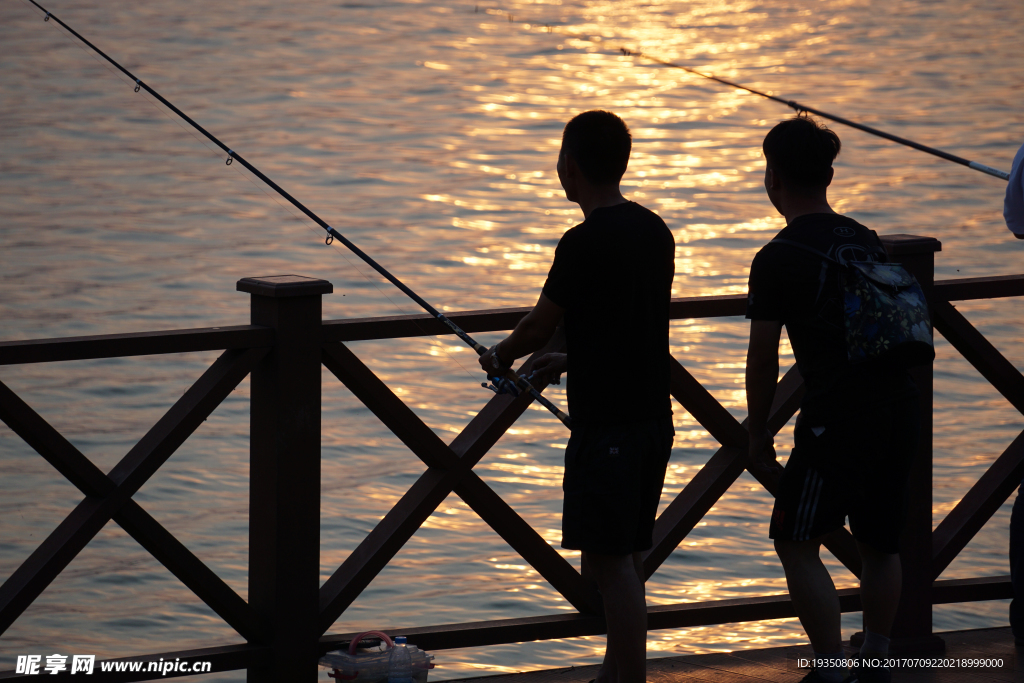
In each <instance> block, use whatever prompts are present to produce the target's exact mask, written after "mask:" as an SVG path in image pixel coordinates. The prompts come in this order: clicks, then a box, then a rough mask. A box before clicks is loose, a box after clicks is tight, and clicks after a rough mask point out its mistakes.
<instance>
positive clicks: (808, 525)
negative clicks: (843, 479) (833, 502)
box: [798, 473, 825, 541]
mask: <svg viewBox="0 0 1024 683" xmlns="http://www.w3.org/2000/svg"><path fill="white" fill-rule="evenodd" d="M814 481H815V487H814V496H813V502H812V503H811V506H810V510H809V511H808V513H807V519H806V521H805V522H804V530H803V537H802V538H800V539H798V540H801V541H808V540H810V538H811V529H812V528H813V527H814V514H815V513H816V512H817V511H818V501H819V500H820V499H821V489H822V486H824V483H825V482H824V481H823V480H822V478H821V475H819V474H818V473H815V474H814Z"/></svg>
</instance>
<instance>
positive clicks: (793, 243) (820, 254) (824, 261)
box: [768, 237, 839, 304]
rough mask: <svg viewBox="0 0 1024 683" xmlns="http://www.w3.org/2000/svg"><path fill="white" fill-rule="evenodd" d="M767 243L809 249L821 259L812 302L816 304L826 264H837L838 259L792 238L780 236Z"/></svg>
mask: <svg viewBox="0 0 1024 683" xmlns="http://www.w3.org/2000/svg"><path fill="white" fill-rule="evenodd" d="M768 244H785V245H787V246H790V247H796V248H797V249H803V250H804V251H809V252H810V253H812V254H814V255H815V256H817V257H819V258H820V259H822V261H821V272H820V273H818V293H817V294H815V295H814V303H815V304H817V303H818V299H820V298H821V292H822V290H823V289H825V276H826V275H828V264H829V262H831V263H834V264H836V265H837V266H838V265H839V261H837V260H835V259H834V258H832V257H831V256H828V255H827V254H825V253H823V252H820V251H818V250H817V249H815V248H814V247H812V246H810V245H807V244H804V243H803V242H796V241H794V240H787V239H781V238H778V237H776V238H775V239H773V240H772V241H771V242H769V243H768Z"/></svg>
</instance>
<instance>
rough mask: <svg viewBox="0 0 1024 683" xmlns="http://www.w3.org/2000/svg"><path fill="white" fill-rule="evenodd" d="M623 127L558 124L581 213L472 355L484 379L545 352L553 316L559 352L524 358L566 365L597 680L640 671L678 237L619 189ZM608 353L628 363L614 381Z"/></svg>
mask: <svg viewBox="0 0 1024 683" xmlns="http://www.w3.org/2000/svg"><path fill="white" fill-rule="evenodd" d="M631 144H632V142H631V137H630V133H629V129H628V128H627V127H626V124H625V123H624V122H623V121H622V119H620V118H619V117H618V116H615V115H614V114H611V113H609V112H605V111H588V112H584V113H583V114H580V115H578V116H576V117H575V118H573V119H572V120H571V121H570V122H569V123H568V124H567V125H566V127H565V131H564V132H563V134H562V148H561V150H560V152H559V154H558V179H559V181H560V182H561V184H562V187H563V189H564V190H565V196H566V198H567V199H568V200H569V201H572V202H576V203H577V204H579V205H580V208H581V209H582V210H583V217H584V221H583V222H582V223H580V224H579V225H577V226H576V227H574V228H571V229H570V230H568V231H566V233H565V234H564V235H563V236H562V238H561V240H560V241H559V243H558V247H557V249H556V250H555V259H554V263H553V264H552V265H551V270H550V272H549V273H548V279H547V282H546V283H545V284H544V289H543V291H542V293H541V295H540V299H539V300H538V301H537V305H536V306H534V308H533V310H532V311H531V312H530V313H529V314H527V315H526V317H524V318H523V319H522V320H521V321H520V322H519V324H518V325H517V326H516V328H515V330H514V331H513V332H512V334H510V335H509V336H508V337H507V338H506V339H504V340H502V341H501V342H499V343H498V344H496V345H495V346H494V347H493V348H491V349H490V350H489V351H488V352H487V353H485V354H484V355H483V356H481V357H480V365H481V367H483V368H484V369H485V370H486V371H487V372H488V374H490V375H502V374H504V372H505V371H506V370H507V368H508V367H509V366H510V365H511V364H512V362H513V361H514V360H515V359H517V358H519V357H521V356H525V355H527V354H529V353H532V352H533V351H536V350H537V349H539V348H541V347H542V346H543V345H544V344H545V343H546V342H547V341H548V340H549V339H550V338H551V337H552V335H553V334H554V332H555V329H556V327H557V326H558V325H559V323H560V322H562V320H563V316H564V328H565V336H566V345H567V351H568V353H567V354H546V355H544V356H542V357H541V358H539V359H537V361H536V362H535V364H534V375H535V377H536V378H537V379H539V380H540V381H541V382H543V383H544V384H547V383H549V382H551V381H557V380H558V377H559V376H560V375H561V373H563V372H566V371H568V373H569V385H568V397H569V411H570V414H571V415H572V433H571V436H570V437H569V444H568V446H567V448H566V452H565V475H564V480H563V484H562V488H563V490H564V493H565V500H564V505H563V512H562V547H563V548H569V549H573V550H581V551H582V552H583V559H582V562H583V572H584V575H587V576H592V577H593V579H594V580H595V581H596V583H597V587H598V590H599V591H600V593H601V597H602V599H603V602H604V611H605V619H606V623H607V626H608V642H607V650H606V652H605V658H604V663H603V665H602V667H601V670H600V672H599V673H598V676H597V679H596V680H597V681H598V683H637V682H638V681H643V680H644V679H645V673H646V638H647V604H646V600H645V597H644V580H645V577H644V574H643V568H642V565H641V563H640V552H641V551H644V550H647V549H649V548H650V547H651V546H652V545H653V541H652V532H653V530H654V518H655V514H656V513H657V509H658V501H659V499H660V497H661V490H662V486H663V484H664V481H665V469H666V466H667V464H668V459H669V455H670V453H671V450H672V440H673V435H674V432H673V427H672V409H671V404H670V401H669V350H668V305H669V298H670V296H671V289H672V278H673V276H674V274H675V261H674V259H675V242H674V240H673V238H672V233H671V232H670V231H669V229H668V228H667V227H666V226H665V223H664V221H662V220H661V218H659V217H658V216H657V215H656V214H654V213H652V212H651V211H649V210H647V209H645V208H644V207H642V206H640V205H639V204H636V203H634V202H630V201H627V200H626V199H625V197H623V196H622V193H621V192H620V191H619V181H620V179H621V178H622V174H623V173H624V172H625V170H626V165H627V163H628V161H629V152H630V147H631ZM612 362H628V363H629V372H628V373H626V374H625V375H624V376H620V381H619V382H617V383H616V387H615V389H614V390H613V389H612V388H610V387H609V386H608V383H607V368H608V364H609V363H612Z"/></svg>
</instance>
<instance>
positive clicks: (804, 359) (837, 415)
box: [746, 117, 931, 683]
mask: <svg viewBox="0 0 1024 683" xmlns="http://www.w3.org/2000/svg"><path fill="white" fill-rule="evenodd" d="M763 149H764V155H765V159H766V162H767V168H766V170H765V190H766V191H767V193H768V198H769V200H771V202H772V204H773V205H774V206H775V208H776V209H777V210H778V211H779V213H781V214H782V215H783V216H784V217H785V218H786V227H785V229H783V230H782V231H781V232H780V233H779V234H778V235H777V236H776V238H775V239H774V240H772V242H770V243H769V244H767V245H765V247H763V248H762V249H761V251H759V252H758V254H757V256H755V258H754V261H753V263H752V264H751V267H750V282H749V298H748V305H747V318H749V319H750V320H751V327H750V346H749V351H748V355H747V370H746V390H747V406H748V410H749V421H748V433H749V438H750V441H749V448H750V451H749V454H750V467H751V468H752V469H759V468H760V469H762V470H763V471H765V470H772V469H777V468H778V467H779V465H778V463H777V462H776V460H775V450H774V447H773V444H772V437H771V435H770V434H769V432H768V428H767V420H768V413H769V410H770V408H771V405H772V401H773V398H774V395H775V387H776V382H777V380H778V374H779V353H778V352H779V340H780V336H781V330H782V326H783V325H785V326H786V331H787V333H788V335H789V339H790V342H791V343H792V346H793V353H794V355H795V356H796V364H797V367H798V369H799V371H800V374H801V375H802V376H803V379H804V383H805V386H806V394H805V395H804V398H803V400H802V403H801V408H800V416H799V418H798V419H797V425H796V430H795V434H794V440H795V447H794V449H793V452H792V454H791V456H790V458H789V460H788V461H787V463H786V467H785V470H784V472H783V473H782V478H781V480H780V484H779V491H778V496H777V498H776V502H775V509H774V510H773V512H772V518H771V524H770V530H769V536H770V537H771V538H772V539H774V541H775V548H776V551H777V552H778V555H779V558H780V560H781V561H782V565H783V569H784V570H785V573H786V581H787V584H788V586H789V592H790V596H791V598H792V600H793V605H794V607H795V609H796V612H797V615H798V616H799V618H800V623H801V624H802V625H803V627H804V630H805V631H806V632H807V636H808V638H809V639H810V641H811V645H812V646H813V649H814V652H815V658H816V661H815V668H814V669H813V670H812V671H811V672H810V673H809V674H808V675H807V676H806V677H805V678H804V679H803V680H804V681H805V683H840V682H844V681H845V682H846V683H854V682H855V681H856V682H858V683H874V682H875V681H882V682H888V681H889V680H890V679H891V672H890V671H889V670H888V669H886V668H884V667H877V668H871V667H869V666H867V661H868V660H870V659H873V658H880V657H884V656H885V655H886V654H887V653H888V647H889V634H890V629H891V627H892V623H893V620H894V618H895V615H896V607H897V605H898V603H899V596H900V585H901V571H900V558H899V554H898V553H899V536H900V531H901V528H902V526H903V524H902V522H903V516H904V510H905V499H906V489H907V478H908V474H909V469H910V463H911V460H912V458H913V456H914V454H915V452H916V447H917V446H916V441H917V433H918V414H917V408H918V401H917V391H916V389H915V387H914V385H913V382H912V381H911V379H910V376H909V374H908V373H907V371H906V369H905V368H904V367H902V366H901V365H898V364H893V363H884V362H867V363H863V364H857V365H854V364H852V363H851V360H850V358H851V357H854V356H855V355H856V353H857V352H859V351H860V349H854V348H851V347H850V345H849V339H848V334H847V329H848V328H849V326H850V325H849V321H848V320H847V316H848V312H849V311H850V310H851V308H856V303H857V301H858V300H857V298H856V297H853V298H852V299H851V292H850V291H849V288H848V287H847V285H846V281H844V278H846V277H848V273H847V272H846V271H847V270H848V268H849V267H848V264H850V263H854V262H857V263H860V264H861V265H862V266H865V267H866V268H867V269H868V271H870V269H871V266H870V265H869V264H864V263H863V262H869V261H876V262H877V261H885V260H887V259H886V258H885V251H884V248H883V247H882V244H881V242H880V240H879V239H878V236H877V235H876V234H875V233H874V232H873V231H871V230H869V229H867V228H866V227H864V226H863V225H861V224H860V223H858V222H857V221H855V220H853V219H852V218H848V217H846V216H842V215H840V214H837V213H836V212H835V211H833V210H832V208H831V206H830V205H829V203H828V198H827V188H828V186H829V184H830V183H831V181H832V176H833V169H832V162H833V160H834V159H835V158H836V155H838V154H839V149H840V142H839V137H838V136H837V135H836V134H835V133H834V132H832V131H831V130H829V129H827V128H825V127H823V126H820V125H818V124H817V123H816V122H815V121H813V120H812V119H809V118H805V117H798V118H794V119H790V120H787V121H783V122H782V123H779V124H778V125H777V126H775V127H774V128H773V129H772V130H771V131H770V132H769V133H768V135H767V136H766V137H765V139H764V145H763ZM900 270H901V269H900V268H899V267H898V266H897V267H896V271H900ZM894 272H895V271H894ZM907 277H909V276H907ZM844 287H846V289H845V290H844ZM917 291H919V290H917ZM903 296H910V297H911V298H913V297H914V296H916V295H914V294H910V295H906V294H905V295H903ZM921 305H923V300H922V301H921ZM924 310H926V308H925V309H924ZM917 329H918V330H919V333H918V338H919V341H920V342H921V343H923V337H924V336H925V334H927V335H928V339H927V342H928V344H930V329H931V328H930V325H929V324H928V323H927V321H926V319H925V323H923V324H921V325H920V326H918V327H917ZM871 334H876V332H875V331H874V328H872V332H871ZM879 342H881V343H882V344H883V345H884V344H887V342H886V340H879V339H877V338H871V339H870V343H872V344H876V343H879ZM869 355H870V354H869ZM847 515H848V516H849V518H850V529H851V531H852V533H853V536H854V538H855V539H856V541H857V546H858V549H859V550H860V554H861V557H862V560H863V574H862V576H861V603H862V605H863V611H864V634H865V639H864V645H863V646H862V648H861V655H862V659H861V660H860V661H859V662H858V664H857V666H855V667H854V671H853V672H852V673H850V672H848V670H847V668H846V667H845V663H844V661H843V659H844V654H843V650H842V641H841V632H840V621H839V619H840V609H839V598H838V596H837V594H836V589H835V585H834V584H833V583H832V579H831V577H830V576H829V573H828V570H827V569H826V568H825V566H824V564H822V562H821V559H820V557H819V552H820V548H821V544H822V540H823V538H824V536H825V535H826V534H828V533H829V532H831V531H834V530H836V529H838V528H840V527H842V526H843V525H844V524H845V521H846V517H847Z"/></svg>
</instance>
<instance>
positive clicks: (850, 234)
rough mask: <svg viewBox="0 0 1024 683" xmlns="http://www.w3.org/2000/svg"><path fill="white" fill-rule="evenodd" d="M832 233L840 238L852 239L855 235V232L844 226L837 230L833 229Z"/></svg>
mask: <svg viewBox="0 0 1024 683" xmlns="http://www.w3.org/2000/svg"><path fill="white" fill-rule="evenodd" d="M832 232H834V233H835V234H837V235H839V236H840V237H853V236H854V235H855V234H857V231H856V230H854V229H853V228H851V227H849V226H846V225H840V226H839V227H838V228H833V230H832Z"/></svg>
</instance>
